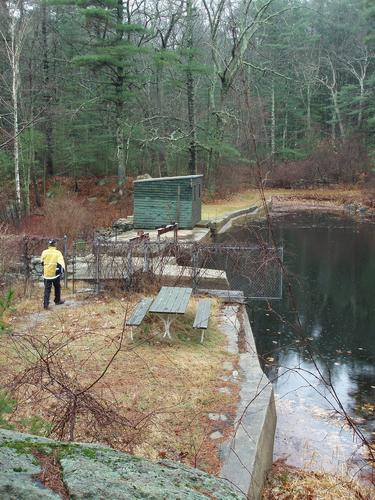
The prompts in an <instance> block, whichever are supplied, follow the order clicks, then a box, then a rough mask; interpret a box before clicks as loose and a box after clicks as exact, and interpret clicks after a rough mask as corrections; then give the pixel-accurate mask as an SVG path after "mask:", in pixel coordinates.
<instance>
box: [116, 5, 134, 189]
mask: <svg viewBox="0 0 375 500" xmlns="http://www.w3.org/2000/svg"><path fill="white" fill-rule="evenodd" d="M116 17H117V19H116V20H117V23H118V27H117V32H116V38H117V41H119V42H120V41H121V40H122V39H123V36H124V31H123V29H122V27H123V23H124V5H123V0H117V14H116ZM128 36H130V35H129V34H128ZM115 92H116V102H115V113H116V156H117V184H118V186H119V188H120V194H121V195H122V194H123V187H124V184H125V178H126V170H125V152H124V127H123V113H124V95H123V92H124V67H123V66H118V67H117V69H116V83H115Z"/></svg>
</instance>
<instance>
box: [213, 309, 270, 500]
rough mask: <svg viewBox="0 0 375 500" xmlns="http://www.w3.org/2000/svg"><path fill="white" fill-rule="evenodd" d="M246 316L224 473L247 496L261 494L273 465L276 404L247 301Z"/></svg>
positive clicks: (224, 477)
mask: <svg viewBox="0 0 375 500" xmlns="http://www.w3.org/2000/svg"><path fill="white" fill-rule="evenodd" d="M239 312H240V314H241V316H242V325H243V329H244V335H245V341H246V350H247V352H245V353H243V354H240V368H241V372H242V376H243V378H242V381H241V389H240V400H239V403H238V407H237V415H236V420H235V423H234V429H235V432H234V435H233V436H232V438H231V439H230V441H229V442H227V443H225V445H224V452H223V455H224V459H223V465H222V468H221V473H220V476H221V477H222V478H223V479H226V480H227V481H228V482H230V483H231V484H232V485H234V486H235V487H236V488H237V489H239V490H240V491H241V492H242V493H244V494H245V493H246V496H247V498H249V499H251V500H258V499H260V498H261V495H262V490H263V486H264V481H265V477H266V474H267V472H268V470H269V469H270V467H271V465H272V457H273V446H274V439H275V429H276V407H275V399H274V393H273V389H272V385H271V383H270V382H269V380H268V378H267V377H266V375H265V374H264V372H263V370H262V369H261V367H260V364H259V360H258V354H257V351H256V346H255V341H254V337H253V333H252V330H251V326H250V322H249V318H248V315H247V312H246V308H245V306H244V305H239Z"/></svg>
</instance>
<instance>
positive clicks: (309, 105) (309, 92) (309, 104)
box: [307, 83, 311, 135]
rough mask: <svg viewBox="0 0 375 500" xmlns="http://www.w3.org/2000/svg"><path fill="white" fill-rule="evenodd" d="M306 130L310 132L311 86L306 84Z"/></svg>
mask: <svg viewBox="0 0 375 500" xmlns="http://www.w3.org/2000/svg"><path fill="white" fill-rule="evenodd" d="M307 131H308V134H309V135H310V134H311V86H310V83H308V84H307Z"/></svg>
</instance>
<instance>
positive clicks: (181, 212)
mask: <svg viewBox="0 0 375 500" xmlns="http://www.w3.org/2000/svg"><path fill="white" fill-rule="evenodd" d="M202 178H203V175H186V176H180V177H159V178H155V179H140V180H137V181H134V227H135V228H136V229H155V228H157V227H160V226H163V225H165V224H171V223H173V222H177V223H178V226H179V227H180V228H181V229H192V228H193V227H194V226H195V224H196V223H197V222H199V221H200V220H201V210H202V202H201V198H202Z"/></svg>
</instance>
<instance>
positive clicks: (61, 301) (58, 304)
mask: <svg viewBox="0 0 375 500" xmlns="http://www.w3.org/2000/svg"><path fill="white" fill-rule="evenodd" d="M62 304H65V300H59V302H55V305H56V306H61V305H62Z"/></svg>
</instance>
